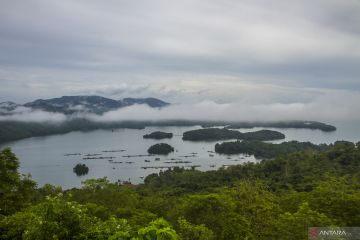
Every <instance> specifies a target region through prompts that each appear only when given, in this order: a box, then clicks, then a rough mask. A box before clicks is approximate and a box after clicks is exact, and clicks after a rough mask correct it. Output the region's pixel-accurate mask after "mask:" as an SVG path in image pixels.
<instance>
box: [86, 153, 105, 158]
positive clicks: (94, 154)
mask: <svg viewBox="0 0 360 240" xmlns="http://www.w3.org/2000/svg"><path fill="white" fill-rule="evenodd" d="M100 155H102V154H101V153H93V154H90V153H88V154H85V155H84V156H85V157H93V156H100Z"/></svg>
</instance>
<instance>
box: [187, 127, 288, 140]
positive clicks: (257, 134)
mask: <svg viewBox="0 0 360 240" xmlns="http://www.w3.org/2000/svg"><path fill="white" fill-rule="evenodd" d="M284 138H285V135H284V134H282V133H281V132H277V131H272V130H266V129H264V130H259V131H254V132H246V133H242V132H239V131H236V130H229V129H226V128H203V129H195V130H190V131H187V132H184V133H183V138H182V139H183V140H188V141H215V140H226V139H242V140H258V141H270V140H279V139H284Z"/></svg>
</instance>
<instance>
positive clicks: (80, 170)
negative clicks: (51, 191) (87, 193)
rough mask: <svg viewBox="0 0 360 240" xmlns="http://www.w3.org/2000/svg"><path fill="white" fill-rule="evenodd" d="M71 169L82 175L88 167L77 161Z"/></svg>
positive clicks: (86, 171) (87, 170)
mask: <svg viewBox="0 0 360 240" xmlns="http://www.w3.org/2000/svg"><path fill="white" fill-rule="evenodd" d="M73 170H74V173H75V174H76V175H78V176H82V175H86V174H88V172H89V167H88V166H86V165H85V164H81V163H78V164H76V166H75V167H74V169H73Z"/></svg>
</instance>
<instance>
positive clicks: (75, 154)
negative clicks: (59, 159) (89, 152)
mask: <svg viewBox="0 0 360 240" xmlns="http://www.w3.org/2000/svg"><path fill="white" fill-rule="evenodd" d="M79 155H81V153H66V154H64V156H65V157H68V156H79Z"/></svg>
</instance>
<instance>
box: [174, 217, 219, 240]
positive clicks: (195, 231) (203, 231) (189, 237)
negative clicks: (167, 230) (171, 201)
mask: <svg viewBox="0 0 360 240" xmlns="http://www.w3.org/2000/svg"><path fill="white" fill-rule="evenodd" d="M178 233H179V235H180V237H181V239H182V240H215V235H214V233H213V231H211V230H210V229H208V228H207V227H206V226H205V225H204V224H200V225H193V224H191V223H189V222H188V221H186V220H185V219H183V218H180V219H179V220H178Z"/></svg>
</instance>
